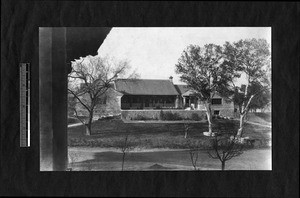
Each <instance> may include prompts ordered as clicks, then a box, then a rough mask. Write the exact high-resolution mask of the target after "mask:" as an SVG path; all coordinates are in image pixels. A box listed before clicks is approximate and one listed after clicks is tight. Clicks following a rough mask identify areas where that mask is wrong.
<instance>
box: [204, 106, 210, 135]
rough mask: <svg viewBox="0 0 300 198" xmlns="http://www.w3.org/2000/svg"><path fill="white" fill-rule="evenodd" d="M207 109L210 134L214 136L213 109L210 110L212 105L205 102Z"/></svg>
mask: <svg viewBox="0 0 300 198" xmlns="http://www.w3.org/2000/svg"><path fill="white" fill-rule="evenodd" d="M205 108H206V115H207V122H208V132H209V133H210V134H212V123H211V121H212V116H211V108H210V103H209V102H207V101H206V102H205Z"/></svg>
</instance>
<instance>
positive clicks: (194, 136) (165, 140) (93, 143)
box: [68, 119, 271, 149]
mask: <svg viewBox="0 0 300 198" xmlns="http://www.w3.org/2000/svg"><path fill="white" fill-rule="evenodd" d="M238 124H239V123H238V121H235V120H214V124H213V131H214V132H230V131H237V129H238ZM207 129H208V124H207V122H206V121H203V122H200V123H192V124H190V130H189V132H188V137H187V138H186V139H185V138H184V124H182V123H168V124H167V123H123V121H122V120H120V119H113V120H101V121H100V120H99V121H96V122H94V123H93V127H92V135H91V136H85V135H84V130H85V129H84V126H78V127H73V128H69V129H68V136H69V138H68V144H69V146H71V147H78V146H81V147H101V148H110V147H117V146H119V145H120V144H122V143H123V142H124V139H125V136H126V135H128V138H129V143H130V145H132V146H133V147H137V148H142V149H143V148H144V149H151V148H172V149H185V148H189V147H190V146H197V147H198V148H202V149H206V148H208V147H209V141H207V137H206V136H204V135H203V133H202V132H204V131H207ZM244 134H245V135H244V136H249V137H250V138H253V139H256V140H257V141H255V145H254V146H255V148H268V147H269V143H270V141H271V129H270V128H267V127H260V126H254V125H251V124H246V127H245V132H244Z"/></svg>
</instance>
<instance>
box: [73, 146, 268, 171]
mask: <svg viewBox="0 0 300 198" xmlns="http://www.w3.org/2000/svg"><path fill="white" fill-rule="evenodd" d="M69 156H71V157H70V164H69V168H72V170H73V171H120V170H121V164H122V154H121V153H120V152H112V151H103V150H101V149H98V148H87V149H80V148H72V149H70V150H69ZM271 156H272V155H271V150H270V149H255V150H247V151H245V152H244V153H243V155H241V156H238V157H236V158H233V159H232V160H230V161H228V162H227V163H226V167H225V169H226V170H271V169H272V168H271V162H272V160H271ZM196 165H197V169H198V170H220V169H221V164H220V161H219V160H215V159H211V158H209V157H208V154H207V152H206V151H203V150H201V151H199V152H198V160H197V164H196ZM124 170H127V171H136V170H143V171H147V170H148V171H153V170H194V168H193V166H192V163H191V160H190V155H189V152H188V151H186V150H173V151H153V152H129V153H127V154H126V159H125V165H124Z"/></svg>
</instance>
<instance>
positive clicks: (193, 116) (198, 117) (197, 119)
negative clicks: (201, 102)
mask: <svg viewBox="0 0 300 198" xmlns="http://www.w3.org/2000/svg"><path fill="white" fill-rule="evenodd" d="M191 119H192V120H195V121H200V120H201V117H200V116H199V115H198V114H197V113H193V114H192V116H191Z"/></svg>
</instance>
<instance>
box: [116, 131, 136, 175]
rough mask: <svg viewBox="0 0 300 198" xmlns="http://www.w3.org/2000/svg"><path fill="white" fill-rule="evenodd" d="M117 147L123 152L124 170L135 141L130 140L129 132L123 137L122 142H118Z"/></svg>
mask: <svg viewBox="0 0 300 198" xmlns="http://www.w3.org/2000/svg"><path fill="white" fill-rule="evenodd" d="M115 147H116V148H118V149H120V150H121V152H122V171H123V170H124V164H125V157H126V154H127V153H128V152H129V151H130V150H132V149H133V148H134V143H133V142H130V140H129V138H128V134H126V135H125V137H124V139H122V140H121V141H120V142H117V143H116V145H115Z"/></svg>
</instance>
